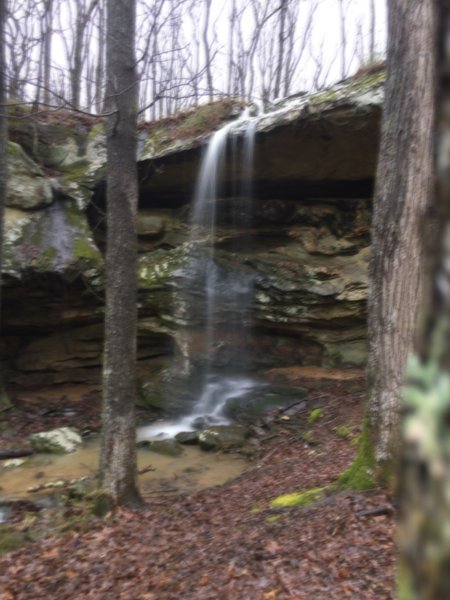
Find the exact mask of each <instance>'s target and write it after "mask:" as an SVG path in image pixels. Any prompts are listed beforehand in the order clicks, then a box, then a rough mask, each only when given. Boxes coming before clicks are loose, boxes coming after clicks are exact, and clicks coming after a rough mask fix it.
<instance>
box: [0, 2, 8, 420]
mask: <svg viewBox="0 0 450 600" xmlns="http://www.w3.org/2000/svg"><path fill="white" fill-rule="evenodd" d="M6 2H7V0H0V324H1V305H2V285H1V284H2V282H1V279H2V266H3V225H4V224H3V221H4V213H5V201H6V186H7V177H8V167H7V163H8V146H7V144H8V122H7V118H6V110H7V109H6V76H5V74H6V60H5V20H6ZM1 366H2V365H1V363H0V411H1V410H3V409H5V408H9V406H10V403H9V400H8V397H7V396H6V393H5V391H4V387H3V372H2V370H1Z"/></svg>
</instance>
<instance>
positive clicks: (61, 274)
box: [1, 73, 383, 405]
mask: <svg viewBox="0 0 450 600" xmlns="http://www.w3.org/2000/svg"><path fill="white" fill-rule="evenodd" d="M382 82H383V74H382V73H376V74H373V75H371V76H369V77H368V78H366V79H356V80H351V81H348V82H343V83H341V84H340V85H338V86H336V87H335V88H333V89H332V90H328V91H325V92H321V93H318V94H314V95H312V96H305V97H299V98H293V99H290V100H288V101H286V102H284V104H279V105H278V106H277V107H276V110H275V111H274V112H272V113H270V114H268V115H263V116H261V117H260V118H259V119H258V121H257V123H256V146H255V162H254V186H253V192H254V193H253V196H254V198H253V210H252V218H251V221H249V222H248V224H247V226H246V227H241V228H239V227H235V226H232V225H230V224H229V220H228V219H227V218H226V216H227V215H228V214H229V213H230V211H233V210H236V207H238V209H239V207H240V199H239V198H238V197H234V196H233V193H232V190H228V192H227V193H226V194H224V198H223V199H222V200H221V201H220V202H219V207H218V213H219V216H220V215H223V220H222V222H220V223H219V225H218V230H217V238H216V242H215V246H216V250H215V256H216V260H217V263H218V266H219V268H220V269H222V270H223V271H224V272H226V273H228V274H229V276H230V277H233V278H239V277H242V278H244V279H248V278H251V280H252V281H253V282H254V290H255V293H254V298H253V303H252V315H253V316H252V336H251V339H250V340H248V344H249V347H250V349H251V350H252V355H253V359H252V363H251V369H252V370H253V371H255V372H259V371H261V370H265V369H268V368H270V369H274V368H281V367H285V368H287V367H290V366H294V365H296V366H311V365H315V366H318V367H337V366H344V367H361V366H362V365H363V364H364V362H365V354H366V325H365V319H366V297H367V262H368V256H369V227H370V213H371V206H370V197H371V192H372V182H373V175H374V171H375V161H376V153H377V147H378V130H379V122H380V114H381V108H380V107H381V101H382ZM235 108H236V107H235V106H234V105H231V104H230V105H229V106H228V108H227V111H228V112H227V113H226V114H229V113H230V111H233V110H235ZM221 110H222V109H221ZM193 114H194V113H189V115H188V116H187V117H186V120H187V121H189V119H190V122H192V121H193V119H194V117H193ZM222 116H224V115H222ZM183 127H184V131H189V129H188V128H187V127H186V121H183V122H182V123H181V131H183ZM155 131H157V132H158V133H155ZM197 133H198V132H196V135H194V136H191V137H189V136H187V137H186V138H185V139H183V140H180V139H178V140H176V141H173V139H172V138H173V137H174V133H173V132H172V134H171V136H169V137H168V136H166V137H162V136H161V130H155V129H152V128H143V129H142V130H141V132H140V134H139V149H140V159H139V180H140V210H139V221H138V235H139V251H140V258H139V271H138V277H139V298H138V300H139V311H140V312H139V339H138V342H139V365H138V371H139V377H140V379H141V381H142V398H141V400H142V402H143V403H144V404H157V405H158V404H160V393H161V385H160V381H162V379H163V378H164V377H165V379H166V384H165V385H167V367H168V365H170V364H171V362H172V358H173V356H174V355H178V356H179V357H182V356H183V339H182V336H181V337H180V334H179V333H177V332H179V328H178V326H179V325H180V324H181V325H182V324H183V322H184V311H185V303H186V301H187V299H188V300H189V298H190V300H189V301H190V302H192V303H194V304H195V301H196V298H198V294H201V293H202V291H201V290H198V289H194V288H193V289H191V290H189V294H190V295H189V294H188V295H187V296H186V293H185V292H183V293H181V284H182V281H183V279H184V275H185V273H186V269H188V268H189V264H188V262H187V259H186V256H187V250H188V249H189V251H190V252H191V253H194V254H195V253H197V254H198V256H199V259H200V260H201V258H202V257H201V254H202V252H204V250H203V249H202V246H201V245H200V244H198V245H196V243H195V241H194V242H193V240H192V238H190V236H189V228H188V215H189V210H190V200H191V196H192V191H193V187H194V183H195V178H196V174H197V171H198V166H199V160H200V156H201V152H202V149H203V146H204V142H205V140H206V138H207V136H206V135H197ZM236 135H237V143H239V138H240V135H241V133H240V132H239V131H237V134H236ZM11 138H12V142H11V144H10V178H9V184H10V192H9V196H8V202H7V208H6V215H5V218H6V228H5V240H4V270H3V274H2V275H3V285H4V289H3V298H4V307H3V339H2V344H3V346H2V348H1V350H2V357H3V362H4V363H5V365H6V366H7V368H8V371H7V372H8V374H9V375H8V377H9V381H10V383H15V384H17V385H44V384H45V385H52V384H59V383H63V382H93V383H94V382H98V381H99V377H100V371H101V345H102V318H103V281H104V265H103V256H102V251H103V248H104V239H105V222H104V209H105V185H104V169H105V157H106V154H105V147H104V133H103V130H102V126H101V125H100V124H92V123H88V122H84V121H81V120H78V121H77V120H76V119H74V120H73V122H71V123H69V124H68V125H62V124H61V123H39V124H33V125H31V124H29V123H28V124H27V122H26V121H25V122H24V121H23V120H22V121H20V124H19V125H16V124H14V122H13V123H12V125H11ZM231 168H232V166H231V165H227V167H226V173H229V172H230V170H231ZM225 187H226V186H225ZM220 319H222V322H221V321H220ZM218 326H219V329H220V328H221V327H222V329H223V335H222V341H223V343H222V344H221V347H220V349H218V352H219V354H220V356H218V360H219V359H220V361H222V362H223V364H232V363H233V360H240V359H239V358H236V357H238V356H239V353H236V348H235V343H236V340H235V339H234V338H233V334H231V333H230V332H229V331H227V307H226V306H224V307H223V312H222V317H219V321H218ZM190 335H191V337H192V339H193V340H194V342H195V343H194V348H197V350H196V353H197V356H196V359H195V360H197V361H198V362H201V361H202V340H201V332H200V330H198V331H196V328H195V324H194V327H193V328H192V331H191V332H190ZM164 373H165V375H164ZM169 385H171V384H169ZM174 385H175V383H174Z"/></svg>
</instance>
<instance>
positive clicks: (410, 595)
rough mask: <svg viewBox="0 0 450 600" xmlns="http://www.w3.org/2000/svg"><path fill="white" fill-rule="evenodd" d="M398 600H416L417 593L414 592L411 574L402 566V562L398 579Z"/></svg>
mask: <svg viewBox="0 0 450 600" xmlns="http://www.w3.org/2000/svg"><path fill="white" fill-rule="evenodd" d="M396 589H397V595H396V599H397V600H415V599H416V598H417V592H415V591H414V585H413V582H412V580H411V574H410V573H409V572H408V570H407V569H406V568H405V566H404V565H402V563H401V561H400V564H399V567H398V571H397V578H396Z"/></svg>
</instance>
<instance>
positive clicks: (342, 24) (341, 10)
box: [338, 0, 347, 79]
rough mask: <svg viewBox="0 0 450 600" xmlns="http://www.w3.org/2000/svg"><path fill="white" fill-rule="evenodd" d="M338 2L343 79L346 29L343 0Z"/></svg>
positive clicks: (342, 76) (345, 69)
mask: <svg viewBox="0 0 450 600" xmlns="http://www.w3.org/2000/svg"><path fill="white" fill-rule="evenodd" d="M338 3H339V27H340V31H341V42H340V50H341V78H342V79H345V77H346V75H347V31H346V18H345V10H346V5H345V0H338Z"/></svg>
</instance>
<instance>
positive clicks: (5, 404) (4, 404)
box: [0, 385, 12, 412]
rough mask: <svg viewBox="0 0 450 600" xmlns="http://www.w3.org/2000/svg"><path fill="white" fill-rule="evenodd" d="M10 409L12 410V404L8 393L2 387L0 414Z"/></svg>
mask: <svg viewBox="0 0 450 600" xmlns="http://www.w3.org/2000/svg"><path fill="white" fill-rule="evenodd" d="M10 408H12V402H11V400H10V398H9V396H8V394H7V393H6V390H5V388H4V387H3V386H2V385H0V412H3V411H5V410H9V409H10Z"/></svg>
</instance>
